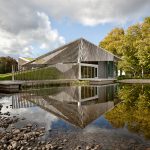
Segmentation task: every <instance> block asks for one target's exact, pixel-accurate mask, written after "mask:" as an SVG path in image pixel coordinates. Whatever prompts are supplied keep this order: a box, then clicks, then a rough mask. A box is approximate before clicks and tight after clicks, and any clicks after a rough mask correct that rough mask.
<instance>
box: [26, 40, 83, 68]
mask: <svg viewBox="0 0 150 150" xmlns="http://www.w3.org/2000/svg"><path fill="white" fill-rule="evenodd" d="M81 39H82V38H78V39H76V40H74V41H71V42H69V43H66V44H65V45H62V46H60V47H58V48H56V49H54V50H52V51H50V52H48V53H46V54H43V55H41V56H39V57H37V58H35V59H34V60H32V61H30V62H27V63H25V64H24V65H27V64H29V63H32V62H34V61H36V60H39V59H41V58H44V57H46V56H48V55H50V54H52V53H55V52H57V51H59V50H61V49H63V48H65V47H66V46H68V45H70V44H73V43H75V42H77V41H80V40H81Z"/></svg>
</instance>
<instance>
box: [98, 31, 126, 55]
mask: <svg viewBox="0 0 150 150" xmlns="http://www.w3.org/2000/svg"><path fill="white" fill-rule="evenodd" d="M123 37H124V30H123V29H122V28H115V29H113V30H112V31H111V32H110V33H108V35H107V36H106V37H105V38H104V39H103V40H102V41H101V42H100V43H99V46H100V47H102V48H105V49H107V50H109V51H110V52H112V53H113V54H115V55H118V56H122V42H123Z"/></svg>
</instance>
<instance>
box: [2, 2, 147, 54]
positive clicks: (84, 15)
mask: <svg viewBox="0 0 150 150" xmlns="http://www.w3.org/2000/svg"><path fill="white" fill-rule="evenodd" d="M149 7H150V0H130V1H125V0H113V1H112V0H55V1H54V0H0V54H1V55H7V54H12V55H14V56H17V55H18V56H19V55H21V56H24V55H31V54H34V55H36V54H37V55H38V53H39V51H38V49H42V50H43V51H44V50H48V49H52V48H54V47H57V46H59V45H61V44H63V43H64V42H65V40H64V38H63V37H62V36H61V35H60V34H59V33H58V31H57V29H53V28H52V25H51V22H50V19H49V17H53V18H54V19H62V18H67V19H68V20H71V21H73V22H78V23H80V24H82V25H87V26H94V25H98V24H103V23H112V22H115V23H125V22H126V21H129V20H136V19H139V18H140V17H145V16H148V15H150V9H149Z"/></svg>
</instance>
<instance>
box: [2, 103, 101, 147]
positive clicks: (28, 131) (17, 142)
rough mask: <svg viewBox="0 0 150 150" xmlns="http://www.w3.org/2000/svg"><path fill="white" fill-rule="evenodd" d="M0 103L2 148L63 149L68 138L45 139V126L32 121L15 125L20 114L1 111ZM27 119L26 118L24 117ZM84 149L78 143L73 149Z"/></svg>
mask: <svg viewBox="0 0 150 150" xmlns="http://www.w3.org/2000/svg"><path fill="white" fill-rule="evenodd" d="M2 107H3V105H2V104H0V129H1V130H0V149H1V150H63V149H66V148H64V146H65V144H66V143H67V142H68V139H64V138H62V139H61V138H56V139H55V140H54V139H48V140H43V139H42V137H43V136H44V135H45V128H44V127H35V126H33V125H32V124H31V123H28V124H26V125H25V126H24V127H22V128H17V127H15V125H14V123H16V122H17V121H19V120H20V118H19V117H18V116H10V113H9V112H6V113H1V109H2ZM24 119H25V118H24ZM80 149H83V147H82V146H80V145H77V146H76V147H75V148H72V150H80ZM84 149H86V150H100V149H101V145H98V144H97V145H91V146H89V145H86V146H85V145H84Z"/></svg>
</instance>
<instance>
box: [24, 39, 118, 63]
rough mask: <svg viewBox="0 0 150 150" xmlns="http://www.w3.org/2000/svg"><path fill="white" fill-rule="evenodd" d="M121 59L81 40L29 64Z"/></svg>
mask: <svg viewBox="0 0 150 150" xmlns="http://www.w3.org/2000/svg"><path fill="white" fill-rule="evenodd" d="M119 59H120V58H119V57H117V56H115V55H114V54H112V53H110V52H108V51H106V50H105V49H102V48H100V47H98V46H96V45H94V44H93V43H91V42H89V41H87V40H85V39H83V38H80V39H77V40H75V41H73V42H70V43H68V44H65V45H63V46H61V47H59V48H57V49H55V50H53V51H50V52H49V53H46V54H44V55H42V56H40V57H38V58H36V59H34V60H33V61H30V62H29V63H26V64H25V65H28V64H56V63H73V62H84V61H114V60H119Z"/></svg>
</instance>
